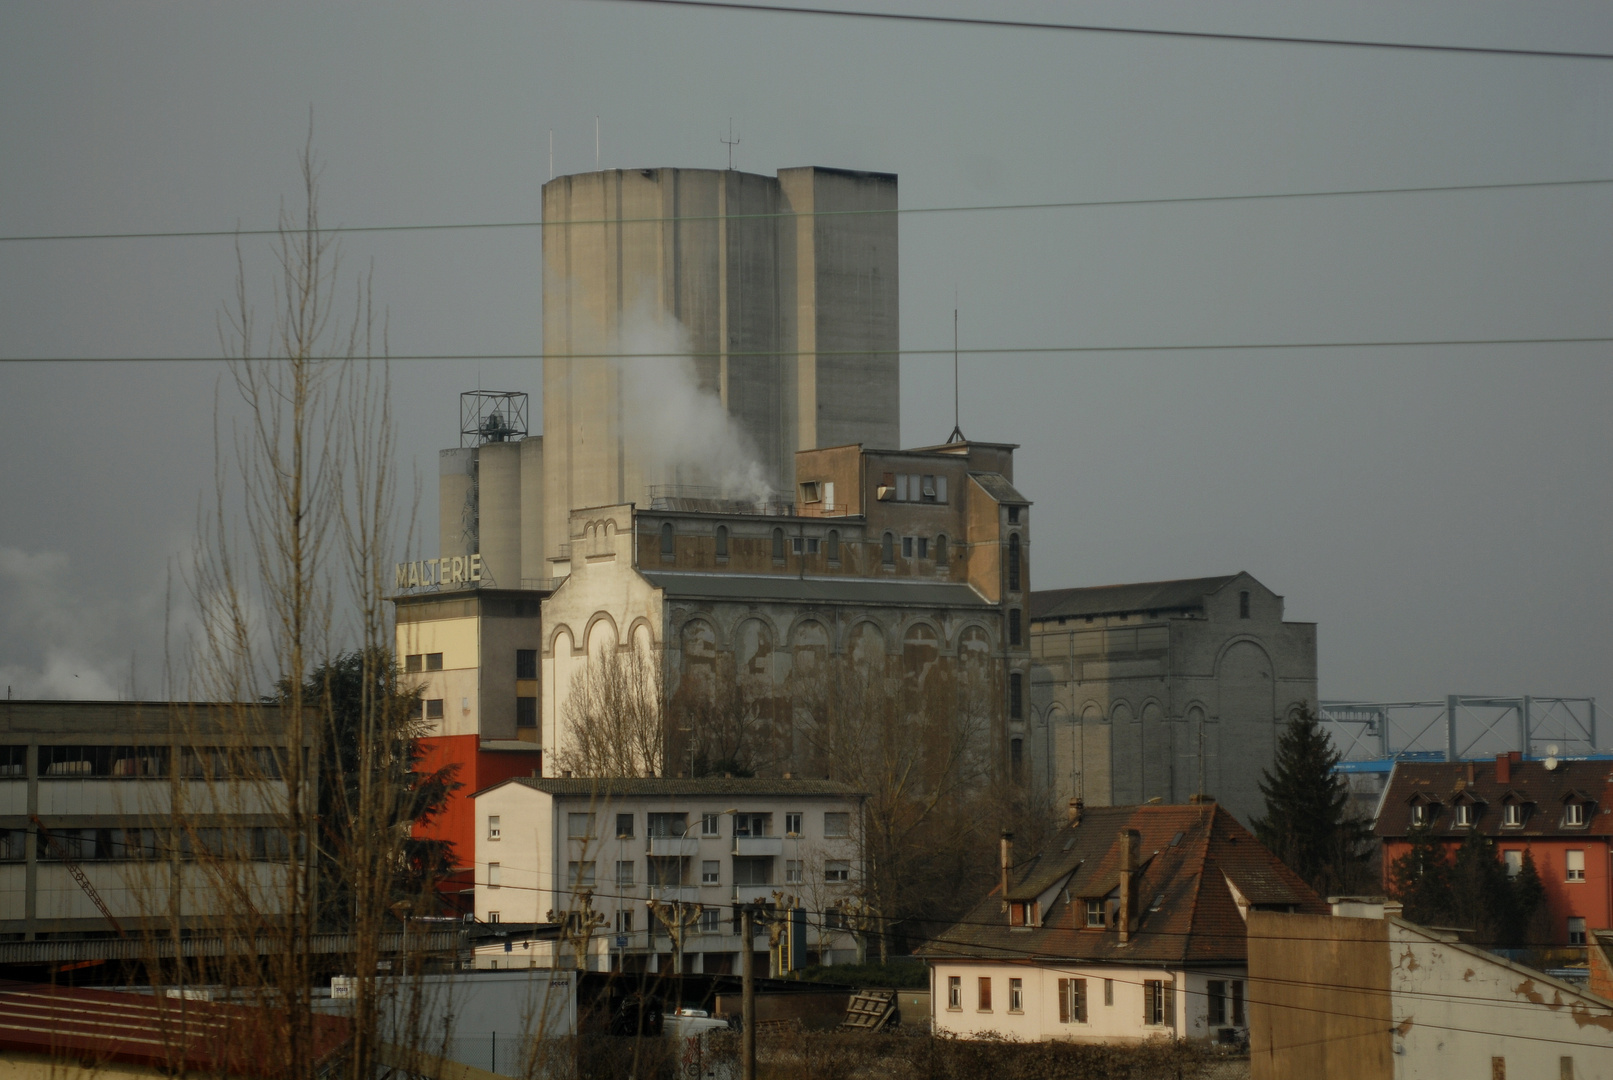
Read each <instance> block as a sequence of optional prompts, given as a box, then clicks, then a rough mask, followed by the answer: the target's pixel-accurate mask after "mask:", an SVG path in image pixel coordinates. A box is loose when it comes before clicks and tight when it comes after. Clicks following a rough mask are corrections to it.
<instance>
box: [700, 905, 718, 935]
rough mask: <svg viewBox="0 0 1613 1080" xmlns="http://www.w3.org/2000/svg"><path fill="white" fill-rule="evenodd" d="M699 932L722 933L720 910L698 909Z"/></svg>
mask: <svg viewBox="0 0 1613 1080" xmlns="http://www.w3.org/2000/svg"><path fill="white" fill-rule="evenodd" d="M700 932H701V933H702V934H720V933H722V909H721V908H714V907H703V908H701V909H700Z"/></svg>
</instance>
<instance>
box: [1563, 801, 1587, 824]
mask: <svg viewBox="0 0 1613 1080" xmlns="http://www.w3.org/2000/svg"><path fill="white" fill-rule="evenodd" d="M1584 824H1585V804H1584V803H1582V802H1571V803H1568V804H1567V805H1566V806H1564V807H1563V825H1564V826H1565V827H1567V828H1570V829H1575V828H1580V827H1582V826H1583V825H1584Z"/></svg>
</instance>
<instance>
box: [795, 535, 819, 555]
mask: <svg viewBox="0 0 1613 1080" xmlns="http://www.w3.org/2000/svg"><path fill="white" fill-rule="evenodd" d="M790 550H791V551H793V552H795V553H796V554H797V555H816V554H817V553H818V538H817V537H816V536H792V537H790Z"/></svg>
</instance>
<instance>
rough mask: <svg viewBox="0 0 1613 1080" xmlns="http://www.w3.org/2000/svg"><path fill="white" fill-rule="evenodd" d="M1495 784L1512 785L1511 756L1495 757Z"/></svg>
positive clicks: (1501, 755) (1500, 755)
mask: <svg viewBox="0 0 1613 1080" xmlns="http://www.w3.org/2000/svg"><path fill="white" fill-rule="evenodd" d="M1495 782H1496V783H1498V784H1510V783H1512V755H1511V754H1497V755H1495Z"/></svg>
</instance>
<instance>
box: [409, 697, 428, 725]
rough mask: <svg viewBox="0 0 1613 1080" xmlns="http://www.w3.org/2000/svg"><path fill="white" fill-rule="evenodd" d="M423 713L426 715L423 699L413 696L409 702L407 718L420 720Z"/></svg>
mask: <svg viewBox="0 0 1613 1080" xmlns="http://www.w3.org/2000/svg"><path fill="white" fill-rule="evenodd" d="M425 715H426V703H425V702H424V701H421V700H420V699H419V698H415V699H414V700H413V701H412V702H410V703H409V719H410V720H421V719H424V717H425Z"/></svg>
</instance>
